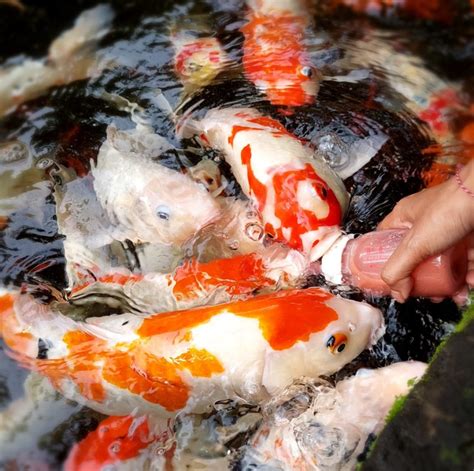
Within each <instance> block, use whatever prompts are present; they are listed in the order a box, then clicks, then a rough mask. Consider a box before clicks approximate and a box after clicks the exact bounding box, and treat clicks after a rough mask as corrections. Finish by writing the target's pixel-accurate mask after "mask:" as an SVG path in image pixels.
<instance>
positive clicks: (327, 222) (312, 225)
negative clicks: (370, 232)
mask: <svg viewBox="0 0 474 471" xmlns="http://www.w3.org/2000/svg"><path fill="white" fill-rule="evenodd" d="M184 126H186V123H185V124H184ZM194 126H195V128H196V129H194V132H196V133H198V134H199V135H200V138H201V140H202V142H203V143H204V144H205V145H208V146H210V147H213V148H215V149H219V150H220V151H222V152H223V154H224V158H225V159H226V161H227V163H229V165H230V166H231V168H232V171H233V174H234V176H235V178H236V179H237V181H238V182H239V184H240V186H241V188H242V191H243V192H244V193H245V194H246V195H247V196H248V197H249V198H250V199H251V200H252V201H253V202H254V203H255V206H256V208H257V209H258V210H259V211H260V213H261V216H262V220H263V223H264V228H265V231H266V232H267V233H268V234H270V235H271V236H273V237H274V238H275V240H277V241H280V242H284V243H285V244H287V245H288V246H289V247H291V248H292V249H296V250H300V251H302V252H303V253H305V254H307V255H310V258H311V260H316V259H318V258H319V257H320V256H321V255H322V253H324V250H325V249H326V248H327V244H326V242H327V243H332V242H333V241H334V238H335V237H334V234H335V233H336V232H337V228H338V227H339V225H340V224H341V221H342V217H343V215H344V212H345V210H346V208H347V204H348V195H347V193H346V190H345V188H344V185H343V183H342V181H341V180H340V178H339V177H338V176H337V175H336V174H335V173H334V172H333V171H332V170H331V169H330V168H329V166H328V165H327V164H326V163H325V162H324V161H323V160H322V159H320V158H318V156H317V155H314V151H312V150H311V149H310V148H309V147H307V146H305V145H304V144H303V142H301V140H299V139H298V138H297V137H296V136H294V135H293V134H291V133H289V132H288V131H287V130H286V129H285V128H284V127H283V126H282V125H281V124H280V123H279V122H278V121H276V120H275V119H272V118H269V117H266V116H262V115H261V114H259V113H258V112H257V111H255V110H252V109H250V108H225V109H214V110H211V111H209V112H208V113H207V114H206V116H205V117H204V118H203V119H202V120H201V121H199V122H197V123H195V124H194V123H192V127H194Z"/></svg>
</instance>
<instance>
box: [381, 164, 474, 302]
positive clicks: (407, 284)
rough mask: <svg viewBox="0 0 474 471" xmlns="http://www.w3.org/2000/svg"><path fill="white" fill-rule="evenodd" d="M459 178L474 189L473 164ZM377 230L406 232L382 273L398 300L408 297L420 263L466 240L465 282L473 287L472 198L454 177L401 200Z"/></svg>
mask: <svg viewBox="0 0 474 471" xmlns="http://www.w3.org/2000/svg"><path fill="white" fill-rule="evenodd" d="M460 177H461V179H462V181H463V182H464V186H465V187H467V188H470V189H474V161H472V162H471V163H470V164H468V165H466V166H465V167H464V168H463V170H462V171H461V173H460ZM378 228H379V229H393V228H399V229H400V228H408V229H409V231H408V232H407V234H406V236H405V238H404V239H403V240H402V242H401V244H400V245H399V246H398V248H397V250H395V252H394V253H393V254H392V256H391V257H390V259H389V260H388V261H387V263H386V265H385V267H384V269H383V271H382V279H383V280H384V281H385V282H386V283H387V284H388V285H389V286H390V288H391V290H392V292H391V294H392V297H393V298H394V299H396V300H397V301H399V302H404V301H405V300H406V299H407V298H408V296H409V295H410V292H411V290H412V287H413V280H412V278H411V273H412V272H413V270H414V269H415V268H416V267H417V266H418V265H419V264H420V263H421V262H422V261H423V260H425V259H426V258H428V257H430V256H432V255H436V254H439V253H442V252H444V251H445V250H447V249H448V248H450V247H452V246H454V245H456V244H457V243H459V242H461V241H462V240H463V239H465V238H467V239H468V244H469V245H468V247H469V249H468V274H467V277H466V283H467V285H469V286H470V287H471V288H472V287H474V198H473V197H472V196H471V195H468V194H467V193H466V192H465V191H464V190H463V189H462V188H461V187H460V186H459V185H458V183H457V182H456V180H455V179H454V178H452V179H450V180H448V181H446V182H445V183H442V184H440V185H438V186H435V187H433V188H429V189H427V190H423V191H420V192H419V193H416V194H414V195H411V196H408V197H406V198H404V199H402V200H400V202H399V203H398V204H397V205H396V206H395V208H394V210H393V211H392V212H391V213H390V214H389V215H388V216H387V217H386V218H385V219H384V220H383V221H382V222H381V223H380V225H379V227H378Z"/></svg>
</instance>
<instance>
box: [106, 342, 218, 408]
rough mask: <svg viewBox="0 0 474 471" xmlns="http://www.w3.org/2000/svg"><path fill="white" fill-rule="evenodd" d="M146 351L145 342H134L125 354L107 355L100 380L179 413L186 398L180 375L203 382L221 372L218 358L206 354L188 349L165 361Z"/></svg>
mask: <svg viewBox="0 0 474 471" xmlns="http://www.w3.org/2000/svg"><path fill="white" fill-rule="evenodd" d="M142 342H143V343H142ZM146 347H147V341H146V340H145V341H137V342H134V343H132V344H131V345H130V346H129V348H128V350H126V351H123V352H120V351H116V352H115V353H113V354H112V353H111V354H110V355H107V354H106V358H105V364H104V367H103V377H104V379H105V380H106V381H108V382H109V383H111V384H113V385H115V386H117V387H118V388H121V389H127V390H128V391H130V392H132V393H134V394H137V395H140V396H142V397H143V398H144V399H146V400H147V401H149V402H152V403H154V404H159V405H161V406H162V407H163V408H165V409H166V410H168V411H176V410H179V409H182V408H183V407H184V406H185V405H186V403H187V401H188V398H189V393H190V390H189V386H188V385H187V384H186V382H185V381H184V380H183V378H182V377H181V375H180V371H183V370H187V371H189V372H190V373H191V375H193V376H196V377H206V378H209V377H211V376H212V375H213V374H218V373H222V372H223V371H224V369H223V367H222V365H221V364H220V362H219V361H218V360H217V358H216V357H215V356H214V355H212V354H211V353H210V352H207V351H206V350H196V349H193V348H191V349H189V350H188V351H186V352H184V353H183V354H181V355H178V356H176V357H167V358H164V357H156V356H155V355H153V354H151V353H150V352H149V351H147V348H146Z"/></svg>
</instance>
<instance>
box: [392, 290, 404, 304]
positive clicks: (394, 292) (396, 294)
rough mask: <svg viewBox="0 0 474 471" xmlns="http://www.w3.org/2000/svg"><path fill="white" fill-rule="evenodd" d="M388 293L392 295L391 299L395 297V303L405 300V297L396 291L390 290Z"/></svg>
mask: <svg viewBox="0 0 474 471" xmlns="http://www.w3.org/2000/svg"><path fill="white" fill-rule="evenodd" d="M390 295H391V296H392V298H393V299H395V301H397V303H404V302H405V299H406V298H405V297H404V296H403V295H402V294H401V293H400V292H398V291H392V292H391V293H390Z"/></svg>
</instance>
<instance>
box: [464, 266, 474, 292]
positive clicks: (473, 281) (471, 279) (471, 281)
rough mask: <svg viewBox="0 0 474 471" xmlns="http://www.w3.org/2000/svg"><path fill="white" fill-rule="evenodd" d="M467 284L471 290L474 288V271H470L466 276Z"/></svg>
mask: <svg viewBox="0 0 474 471" xmlns="http://www.w3.org/2000/svg"><path fill="white" fill-rule="evenodd" d="M466 282H467V284H468V285H469V287H470V288H474V270H471V271H469V273H468V274H467V276H466Z"/></svg>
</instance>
